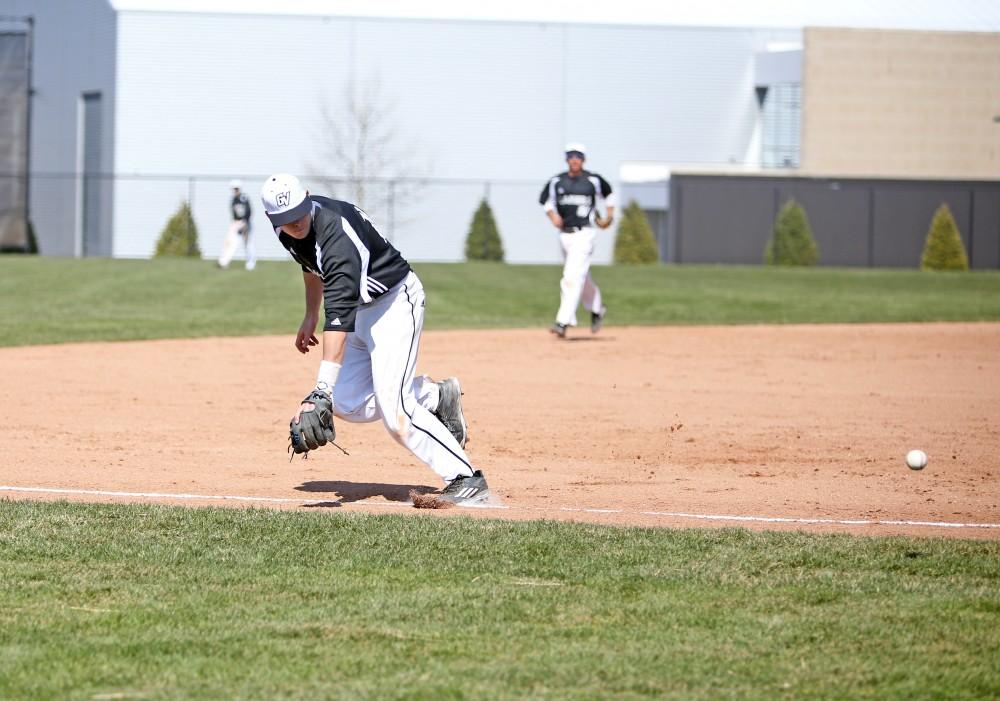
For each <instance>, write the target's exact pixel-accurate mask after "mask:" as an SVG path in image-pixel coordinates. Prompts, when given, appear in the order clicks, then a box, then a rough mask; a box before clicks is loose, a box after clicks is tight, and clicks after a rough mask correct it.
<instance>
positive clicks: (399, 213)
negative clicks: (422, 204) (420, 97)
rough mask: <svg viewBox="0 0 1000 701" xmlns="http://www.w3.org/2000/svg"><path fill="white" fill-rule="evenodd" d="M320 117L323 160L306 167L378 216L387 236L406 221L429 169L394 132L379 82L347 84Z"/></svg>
mask: <svg viewBox="0 0 1000 701" xmlns="http://www.w3.org/2000/svg"><path fill="white" fill-rule="evenodd" d="M320 119H321V121H320V130H321V131H320V133H319V135H318V138H317V142H318V143H319V145H320V149H319V151H318V153H319V157H320V158H321V159H322V160H321V161H319V162H312V163H310V164H309V168H310V169H311V170H312V171H313V172H314V173H315V175H316V178H317V179H318V180H320V181H321V183H322V184H323V186H324V187H327V188H328V189H329V191H330V192H332V193H334V194H335V195H336V196H337V197H341V198H343V199H345V200H349V201H351V202H353V203H355V204H356V205H358V206H359V207H361V208H362V209H364V210H366V211H368V210H370V209H371V210H375V211H376V212H378V215H377V218H379V219H382V220H383V221H386V223H387V225H388V231H387V232H386V234H387V235H388V236H390V237H391V235H392V229H393V228H394V227H395V226H396V225H397V224H400V223H402V222H404V221H405V217H404V213H405V210H406V209H407V207H408V205H410V204H412V202H413V201H414V200H415V198H416V195H417V190H418V189H419V187H420V186H421V185H422V182H421V178H422V177H424V176H425V175H426V173H427V172H428V171H429V167H428V166H427V165H426V164H425V163H421V161H420V158H419V157H418V156H417V149H416V147H415V145H414V142H413V141H412V140H407V139H406V138H405V137H404V136H402V135H401V133H400V132H399V130H398V128H397V126H396V121H395V118H394V105H393V104H392V103H391V101H389V100H388V99H386V98H384V97H383V95H382V90H381V84H380V81H379V80H377V79H376V80H372V81H370V82H367V83H362V84H358V83H357V82H355V81H354V80H351V82H350V83H348V84H347V86H346V87H345V89H344V93H343V96H342V98H341V99H340V100H338V101H332V100H329V99H326V100H324V102H323V104H322V105H321V106H320Z"/></svg>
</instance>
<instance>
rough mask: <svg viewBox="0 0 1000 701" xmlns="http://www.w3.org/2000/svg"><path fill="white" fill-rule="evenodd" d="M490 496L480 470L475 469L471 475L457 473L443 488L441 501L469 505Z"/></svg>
mask: <svg viewBox="0 0 1000 701" xmlns="http://www.w3.org/2000/svg"><path fill="white" fill-rule="evenodd" d="M489 498H490V488H489V486H487V484H486V477H485V476H484V475H483V471H482V470H476V471H475V472H473V473H472V474H471V475H459V476H458V477H456V478H455V479H453V480H452V481H451V482H449V483H448V486H447V487H445V488H444V491H443V492H441V496H439V497H438V499H440V500H441V501H449V502H451V503H452V504H455V505H456V506H463V505H466V506H471V505H474V504H481V503H482V502H484V501H486V500H487V499H489Z"/></svg>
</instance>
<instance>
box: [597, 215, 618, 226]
mask: <svg viewBox="0 0 1000 701" xmlns="http://www.w3.org/2000/svg"><path fill="white" fill-rule="evenodd" d="M613 221H614V218H613V217H597V218H596V222H597V226H599V227H600V228H602V229H607V228H608V227H609V226H611V222H613Z"/></svg>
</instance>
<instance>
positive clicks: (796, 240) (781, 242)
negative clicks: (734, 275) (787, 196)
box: [764, 200, 819, 265]
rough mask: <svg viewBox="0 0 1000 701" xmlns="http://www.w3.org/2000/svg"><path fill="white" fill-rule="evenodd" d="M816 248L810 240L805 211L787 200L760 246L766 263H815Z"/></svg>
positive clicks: (814, 243) (813, 241)
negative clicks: (768, 238)
mask: <svg viewBox="0 0 1000 701" xmlns="http://www.w3.org/2000/svg"><path fill="white" fill-rule="evenodd" d="M817 260H819V249H818V248H817V246H816V241H815V240H813V235H812V229H811V227H810V226H809V217H807V216H806V210H805V209H803V208H802V205H800V204H799V203H798V202H796V201H795V200H788V202H786V203H785V206H784V207H782V208H781V211H780V212H778V217H777V219H775V220H774V233H773V234H772V236H771V239H770V240H769V241H768V242H767V247H766V248H765V249H764V262H765V263H767V264H768V265H816V261H817Z"/></svg>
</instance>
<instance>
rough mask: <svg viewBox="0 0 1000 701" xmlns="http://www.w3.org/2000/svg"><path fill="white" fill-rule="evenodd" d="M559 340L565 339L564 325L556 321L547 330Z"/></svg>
mask: <svg viewBox="0 0 1000 701" xmlns="http://www.w3.org/2000/svg"><path fill="white" fill-rule="evenodd" d="M549 330H550V331H551V332H552V333H554V334H555V335H556V336H558V337H559V338H566V324H560V323H559V322H558V321H557V322H556V323H554V324H552V328H551V329H549Z"/></svg>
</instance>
